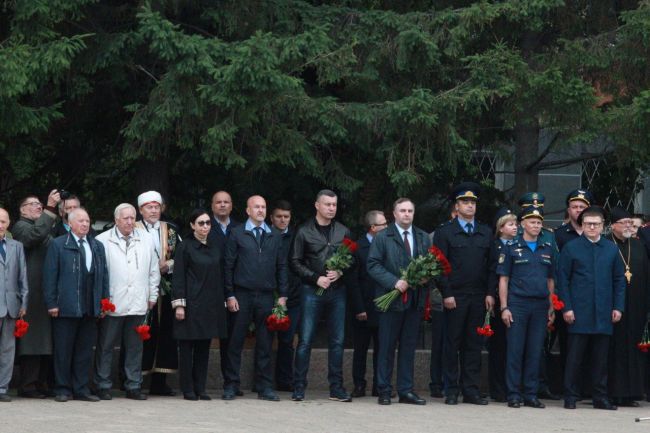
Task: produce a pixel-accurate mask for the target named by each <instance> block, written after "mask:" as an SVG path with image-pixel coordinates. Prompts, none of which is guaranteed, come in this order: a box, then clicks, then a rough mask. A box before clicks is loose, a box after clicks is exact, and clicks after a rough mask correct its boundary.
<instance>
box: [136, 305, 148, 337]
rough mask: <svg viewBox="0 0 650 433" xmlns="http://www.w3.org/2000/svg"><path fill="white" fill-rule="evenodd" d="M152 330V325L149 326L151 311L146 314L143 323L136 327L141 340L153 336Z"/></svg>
mask: <svg viewBox="0 0 650 433" xmlns="http://www.w3.org/2000/svg"><path fill="white" fill-rule="evenodd" d="M150 330H151V326H149V312H147V314H146V315H145V316H144V321H143V322H142V325H140V326H136V327H135V332H137V333H138V335H139V336H140V340H142V341H145V340H148V339H150V338H151V334H150V333H149V331H150Z"/></svg>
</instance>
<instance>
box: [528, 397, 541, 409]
mask: <svg viewBox="0 0 650 433" xmlns="http://www.w3.org/2000/svg"><path fill="white" fill-rule="evenodd" d="M524 406H526V407H533V408H535V409H544V408H545V407H546V406H545V405H544V403H542V402H541V401H539V400H538V399H536V398H534V399H532V400H524Z"/></svg>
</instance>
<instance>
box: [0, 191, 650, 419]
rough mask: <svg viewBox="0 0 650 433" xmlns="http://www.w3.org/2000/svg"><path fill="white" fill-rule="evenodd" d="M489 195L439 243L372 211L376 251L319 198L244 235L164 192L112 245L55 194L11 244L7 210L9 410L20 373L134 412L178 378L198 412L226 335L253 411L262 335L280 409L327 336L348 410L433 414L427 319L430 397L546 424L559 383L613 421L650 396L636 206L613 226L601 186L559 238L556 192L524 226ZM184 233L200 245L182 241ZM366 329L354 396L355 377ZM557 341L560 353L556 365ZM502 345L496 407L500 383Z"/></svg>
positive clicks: (253, 221) (402, 214)
mask: <svg viewBox="0 0 650 433" xmlns="http://www.w3.org/2000/svg"><path fill="white" fill-rule="evenodd" d="M480 194H481V190H480V186H479V185H477V184H475V183H471V182H465V183H461V184H460V185H458V186H456V187H455V188H454V189H453V191H452V193H451V200H452V203H453V208H452V210H451V216H450V219H449V221H447V222H445V223H444V224H442V225H441V226H440V227H438V228H437V229H436V230H435V231H434V232H433V233H426V232H425V231H423V230H421V229H419V228H418V227H415V226H414V225H413V221H414V216H415V204H414V203H413V201H412V200H410V199H408V198H404V197H402V198H398V199H397V200H395V202H394V204H393V207H392V221H390V222H389V219H388V218H387V215H386V214H385V213H384V212H383V211H381V210H371V211H369V212H367V214H366V215H365V219H364V225H365V229H366V231H365V233H364V234H363V235H362V236H360V237H359V239H357V241H356V243H353V242H352V241H350V238H351V233H350V230H349V229H348V228H347V227H346V226H345V225H343V224H342V223H341V222H339V221H338V220H336V215H337V204H338V197H337V195H336V194H335V193H334V192H333V191H331V190H327V189H325V190H321V191H320V192H318V194H317V196H316V199H315V203H314V207H315V215H314V217H313V218H309V219H307V221H305V222H303V223H302V224H301V225H298V226H297V225H295V224H292V216H293V215H292V206H291V204H290V203H289V202H287V201H285V200H280V201H278V202H276V203H275V204H274V205H273V206H272V207H271V208H270V212H269V213H268V215H267V203H266V200H265V199H264V198H263V197H261V196H259V195H254V196H251V197H249V198H248V200H247V202H246V215H247V220H246V221H243V222H238V221H235V220H234V218H231V213H232V208H233V201H232V197H231V196H230V194H229V193H228V192H226V191H218V192H216V193H215V194H214V195H213V197H212V201H211V209H210V210H206V209H196V210H195V211H193V212H192V214H191V215H190V216H189V218H188V220H187V226H188V227H177V226H176V225H175V224H173V223H172V222H169V221H163V218H162V215H163V212H164V209H165V203H164V201H163V198H162V196H161V195H160V194H159V193H158V192H156V191H148V192H144V193H142V194H140V195H139V196H138V198H137V209H136V206H134V205H132V204H129V203H122V204H119V205H118V206H117V207H116V208H115V211H114V225H113V226H112V227H110V228H108V229H106V230H105V231H103V232H102V233H97V232H95V230H93V229H92V227H91V224H90V215H89V213H88V211H87V210H86V209H84V208H83V207H82V206H81V202H80V200H79V198H78V197H76V196H73V195H70V194H69V193H65V192H63V191H58V190H53V191H52V192H51V193H50V194H49V196H48V197H47V200H46V202H45V203H44V204H43V203H41V201H40V199H39V198H38V197H36V196H33V195H30V196H27V197H25V198H24V199H23V200H22V201H21V202H20V203H19V212H20V218H19V219H18V221H16V222H15V223H14V224H13V226H11V231H9V228H10V218H9V213H8V212H7V210H5V209H2V208H0V272H1V274H2V275H3V278H1V279H0V402H8V401H11V397H10V396H9V395H8V388H9V383H10V381H11V379H12V376H13V370H14V363H16V365H17V366H18V370H19V371H18V373H19V374H17V375H16V377H17V381H16V382H17V383H16V388H17V394H18V396H20V397H23V398H47V397H53V398H54V399H55V401H58V402H66V401H68V400H69V399H75V400H82V401H90V402H97V401H100V400H111V399H112V398H113V388H114V385H119V386H120V387H121V388H122V389H123V390H125V391H126V397H127V398H129V399H133V400H146V399H147V396H148V395H161V396H174V395H176V391H174V389H173V388H172V387H171V386H170V385H169V384H168V381H167V377H168V375H169V374H176V373H177V374H178V376H179V386H180V390H181V392H182V395H183V398H184V399H186V400H210V399H211V397H210V395H209V394H208V393H207V390H206V381H207V373H208V364H209V363H208V361H209V355H210V347H211V344H212V341H213V340H214V339H218V340H219V349H220V350H219V353H220V366H221V373H222V377H223V394H222V395H221V398H222V399H223V400H234V399H236V398H237V397H240V396H242V395H243V392H242V389H241V364H242V351H243V348H244V344H245V339H246V336H247V334H248V333H249V329H250V327H251V326H252V325H254V328H255V337H256V338H255V350H254V357H255V362H254V380H253V383H254V386H253V389H254V391H255V392H257V394H258V397H259V398H260V399H262V400H266V401H278V400H279V399H280V398H279V396H278V394H277V391H288V392H290V393H291V399H292V400H294V401H302V400H304V399H305V398H306V389H307V376H308V370H309V365H310V354H311V349H312V343H313V341H314V337H315V335H316V333H317V330H318V329H319V327H320V326H321V323H324V326H325V328H326V331H327V339H328V346H327V348H328V357H327V360H328V361H327V370H328V371H327V379H328V382H329V398H330V400H335V401H340V402H350V401H352V399H353V398H360V397H364V396H366V393H367V392H368V388H370V390H369V391H370V393H371V394H372V395H373V396H375V397H377V402H378V403H379V404H380V405H389V404H391V403H392V402H393V398H397V399H398V400H397V401H399V403H406V404H415V405H424V404H426V399H424V398H422V397H420V396H419V395H418V394H417V393H416V392H415V390H414V374H415V371H414V366H415V352H416V347H417V341H418V336H419V333H420V330H421V323H422V320H423V318H424V319H425V320H427V321H430V322H431V324H432V325H431V330H432V333H431V335H432V347H431V367H430V371H429V374H430V390H429V391H430V394H431V397H433V398H444V403H445V404H447V405H456V404H458V402H459V397H462V401H463V402H464V403H469V404H475V405H486V404H488V398H487V397H490V398H491V399H493V400H494V401H496V402H502V403H507V406H508V407H511V408H519V407H521V406H528V407H532V408H544V407H545V405H544V403H542V402H541V401H540V400H544V399H555V400H558V399H561V398H562V397H560V396H557V395H555V394H553V393H552V392H551V389H550V388H549V383H550V382H551V381H552V378H551V377H549V374H550V373H549V372H550V371H551V370H552V371H554V372H556V374H560V375H561V376H562V382H563V389H564V407H565V408H567V409H575V408H576V402H578V401H579V400H581V399H583V398H585V397H589V398H591V400H592V403H593V407H594V408H599V409H608V410H613V409H616V408H617V406H621V405H622V406H638V405H639V403H638V401H639V400H642V399H644V398H645V397H646V395H647V396H648V398H649V400H650V394H648V391H647V389H646V386H645V384H646V372H647V370H648V357H647V354H646V352H647V351H648V349H649V348H650V337H649V335H648V329H647V323H648V318H649V313H648V311H649V310H650V299H649V297H650V275H649V272H650V271H649V265H650V262H649V259H648V257H649V254H650V227H644V226H643V220H642V219H641V220H640V221H639V219H638V218H635V216H633V215H630V214H629V213H628V212H627V211H626V210H624V209H622V208H619V207H616V208H612V209H611V210H610V212H609V213H608V218H606V213H605V211H604V210H603V209H602V208H600V207H598V206H596V205H595V203H594V199H593V197H592V195H591V194H590V193H589V191H586V190H582V189H580V190H575V191H572V192H570V193H569V194H568V196H567V199H566V204H567V211H566V220H565V222H564V223H563V224H562V225H561V226H560V227H558V228H557V229H555V230H551V229H548V228H546V227H544V196H543V195H542V194H541V193H538V192H530V193H527V194H525V195H524V196H522V197H521V199H520V200H519V203H518V204H519V207H520V210H519V211H518V212H513V211H512V210H510V209H508V208H502V209H500V210H499V211H498V212H497V214H496V215H495V218H494V224H493V226H492V227H491V226H489V225H486V224H483V223H480V222H478V221H477V220H476V219H475V215H476V210H477V206H478V203H479V195H480ZM138 214H139V215H140V218H139V219H138ZM267 216H268V217H269V218H268V221H267ZM607 219H609V223H610V227H609V229H608V230H607V227H606V223H607ZM183 229H188V230H189V231H188V232H189V235H186V236H184V237H183V238H181V236H180V234H179V232H180V231H181V230H183ZM342 245H347V246H348V247H349V246H350V245H354V247H353V248H352V247H349V248H348V250H349V251H350V253H351V254H352V258H351V263H348V264H347V265H346V266H333V265H332V259H333V257H334V256H336V255H337V254H339V252H340V251H341V246H342ZM433 252H435V254H438V255H439V256H438V257H440V256H442V257H443V259H444V260H446V261H447V262H448V264H449V265H450V270H449V271H448V272H442V273H440V274H439V275H437V276H435V277H432V278H421V279H420V278H419V277H418V280H419V281H418V280H416V281H415V282H414V281H412V280H411V279H409V278H407V277H406V276H405V273H404V270H405V269H407V268H408V267H409V264H410V263H412V262H413V261H414V259H417V258H420V257H424V256H426V255H427V254H433ZM393 291H395V294H396V296H395V300H394V301H392V303H390V304H387V306H386V308H383V309H382V308H377V305H376V299H377V298H378V297H382V296H384V295H387V294H389V293H390V292H393ZM384 298H385V296H384ZM277 309H279V310H282V311H285V312H286V313H285V314H286V315H287V316H288V317H289V323H290V324H289V325H288V326H287V327H286V328H284V329H283V330H280V331H274V330H273V329H271V328H270V327H269V326H267V320H268V318H269V316H270V315H271V313H272V311H275V310H277ZM347 315H351V316H352V327H351V331H352V340H353V345H354V353H353V363H352V364H353V371H352V377H353V382H354V389H353V390H352V392H351V393H349V392H348V391H347V390H346V389H345V387H344V381H343V353H344V333H345V323H346V316H347ZM323 319H324V321H323ZM25 322H27V323H25ZM25 328H27V331H26V332H25ZM276 334H277V352H276V354H275V356H276V359H275V371H273V368H272V365H273V359H272V357H273V350H272V347H273V341H274V338H275V336H276ZM296 337H297V345H296V344H295V341H296ZM556 340H557V343H558V346H559V349H560V355H559V357H555V356H551V353H550V352H551V348H552V347H553V346H554V344H555V343H556ZM116 346H119V347H120V359H119V361H118V362H117V365H118V368H117V369H118V370H119V371H117V372H114V371H113V368H114V367H113V366H114V364H115V363H114V362H113V353H114V348H115V347H116ZM371 346H372V348H373V351H372V366H373V371H372V385H371V386H370V387H368V385H367V384H368V382H367V378H366V377H367V372H366V364H367V356H368V352H369V349H370V347H371ZM485 346H487V348H488V352H489V357H488V377H489V383H488V387H487V388H488V389H489V393H488V394H484V393H482V392H481V387H480V379H481V374H480V373H481V352H482V350H483V348H484V347H485ZM396 354H397V356H396ZM551 363H555V364H558V365H553V368H551ZM395 364H396V382H395V387H393V381H392V378H393V370H394V368H395ZM584 372H588V374H586V375H585V374H583V373H584ZM146 375H149V376H150V382H149V383H150V388H149V392H148V393H145V392H143V390H142V385H143V377H144V376H146ZM114 377H119V382H120V383H119V384H114V383H113V378H114ZM585 379H586V380H585ZM91 382H92V383H91Z"/></svg>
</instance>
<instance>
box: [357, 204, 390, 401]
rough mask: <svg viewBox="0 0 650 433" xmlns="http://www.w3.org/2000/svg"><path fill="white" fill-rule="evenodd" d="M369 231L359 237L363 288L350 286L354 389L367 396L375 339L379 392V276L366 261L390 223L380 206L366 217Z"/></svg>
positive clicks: (374, 391)
mask: <svg viewBox="0 0 650 433" xmlns="http://www.w3.org/2000/svg"><path fill="white" fill-rule="evenodd" d="M364 223H365V226H366V230H367V232H366V234H365V235H364V236H361V238H359V240H358V241H357V245H358V246H359V249H358V250H357V253H356V254H357V260H358V261H357V264H358V266H357V270H358V274H357V275H358V279H359V284H358V287H359V290H350V307H351V310H352V313H353V314H354V319H353V320H352V341H353V344H354V353H353V355H352V379H353V380H354V391H352V397H365V395H366V360H367V358H368V348H369V347H370V342H371V341H372V345H373V346H372V347H373V350H372V372H373V373H372V395H374V396H378V393H377V353H378V350H377V346H378V329H379V328H378V321H377V311H376V310H375V304H374V303H373V299H374V298H375V286H376V285H377V283H375V280H373V279H372V277H370V275H368V270H367V269H366V264H367V262H368V252H369V251H370V244H371V243H372V241H373V239H374V238H375V236H377V233H379V232H380V231H382V230H384V229H385V228H386V227H387V226H388V223H387V222H386V217H385V216H384V213H383V212H382V211H380V210H371V211H369V212H368V213H366V216H365V218H364Z"/></svg>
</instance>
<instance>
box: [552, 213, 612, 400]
mask: <svg viewBox="0 0 650 433" xmlns="http://www.w3.org/2000/svg"><path fill="white" fill-rule="evenodd" d="M604 222H605V213H604V211H603V210H602V209H601V208H599V207H596V206H591V207H588V208H587V209H585V210H584V211H583V212H582V213H581V214H580V216H579V217H578V220H577V223H578V224H580V227H581V229H582V235H581V236H580V237H579V238H577V239H575V240H573V241H571V242H568V243H567V244H565V245H564V247H563V248H562V252H561V253H560V264H559V266H558V274H557V288H558V294H559V297H560V299H561V300H562V301H563V302H564V308H563V309H562V312H563V317H564V320H565V322H566V323H567V328H568V332H569V339H568V352H567V359H566V370H565V372H564V407H565V408H566V409H575V408H576V401H577V400H578V399H579V398H580V392H579V389H578V378H579V375H580V372H581V371H580V367H581V363H582V360H583V359H584V357H585V354H586V353H587V351H589V355H590V356H589V359H590V363H591V379H592V382H593V392H592V396H593V406H594V408H596V409H608V410H615V409H616V406H614V405H612V404H611V402H610V401H609V398H608V395H607V355H608V349H609V340H610V336H611V335H612V331H613V325H612V324H613V323H617V322H618V321H620V320H621V316H622V313H623V310H624V308H625V270H624V267H623V262H622V261H621V260H620V259H619V257H618V256H619V251H618V248H617V247H616V245H614V243H612V242H611V241H610V240H609V239H604V238H603V237H602V236H601V234H602V232H603V225H604Z"/></svg>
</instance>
